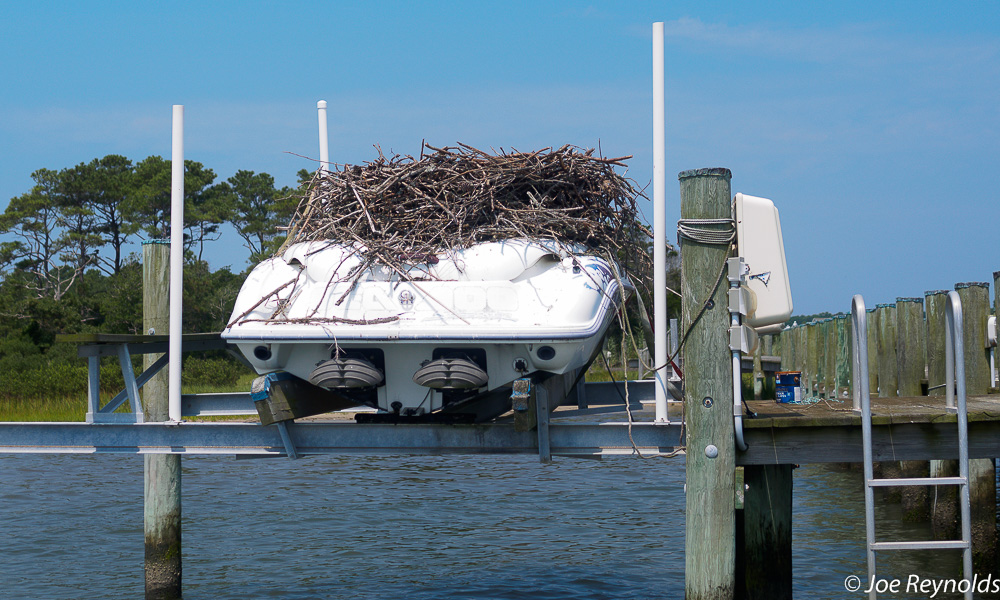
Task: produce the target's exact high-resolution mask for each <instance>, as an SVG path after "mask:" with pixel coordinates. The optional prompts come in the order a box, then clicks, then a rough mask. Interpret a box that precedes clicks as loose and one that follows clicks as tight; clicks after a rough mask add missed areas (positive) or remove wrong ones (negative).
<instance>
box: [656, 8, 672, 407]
mask: <svg viewBox="0 0 1000 600" xmlns="http://www.w3.org/2000/svg"><path fill="white" fill-rule="evenodd" d="M664 134H665V132H664V93H663V23H662V22H658V23H653V332H654V338H655V339H654V340H653V348H654V353H655V354H656V356H655V357H654V359H653V363H654V364H655V365H656V366H657V367H659V368H658V369H656V372H655V373H654V377H655V379H656V388H655V389H656V421H657V422H660V423H668V422H670V419H669V417H668V416H667V373H668V369H667V367H666V364H667V359H668V358H669V354H668V349H667V201H666V195H665V191H666V178H665V173H664V169H665V168H666V166H665V162H664V156H665V138H664Z"/></svg>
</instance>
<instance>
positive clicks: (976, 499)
mask: <svg viewBox="0 0 1000 600" xmlns="http://www.w3.org/2000/svg"><path fill="white" fill-rule="evenodd" d="M989 289H990V284H988V283H981V282H971V283H958V284H955V291H957V292H958V296H959V298H961V300H962V325H963V327H962V330H963V335H964V337H965V340H964V341H965V390H966V393H967V394H968V395H970V396H979V395H983V394H985V393H986V392H987V391H988V390H989V387H990V377H989V371H990V362H989V358H988V355H987V353H986V319H987V316H988V315H989V312H990V295H989ZM996 495H997V488H996V462H995V461H994V459H992V458H980V459H975V460H970V461H969V496H970V500H971V503H972V562H973V566H974V567H975V569H976V572H978V573H984V574H985V573H993V572H994V569H995V567H996V560H997V554H996V543H997V531H996V524H997V519H996Z"/></svg>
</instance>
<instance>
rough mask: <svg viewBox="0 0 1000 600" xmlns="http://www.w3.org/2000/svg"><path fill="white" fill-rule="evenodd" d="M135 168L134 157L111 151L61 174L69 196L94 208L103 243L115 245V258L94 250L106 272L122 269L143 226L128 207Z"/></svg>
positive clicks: (77, 203)
mask: <svg viewBox="0 0 1000 600" xmlns="http://www.w3.org/2000/svg"><path fill="white" fill-rule="evenodd" d="M134 170H135V168H134V167H133V165H132V161H131V160H129V159H127V158H125V157H124V156H120V155H118V154H109V155H107V156H105V157H104V158H95V159H94V160H92V161H90V162H89V163H80V164H79V165H77V166H75V167H73V168H71V169H66V170H65V171H63V172H62V173H61V174H60V176H61V178H62V180H63V181H62V185H63V190H64V192H65V194H66V195H67V197H68V198H67V200H68V201H69V202H70V203H71V204H72V206H74V207H79V208H81V209H86V210H88V211H89V212H90V215H91V216H92V225H91V228H92V233H93V234H94V235H96V236H99V238H100V242H101V244H100V245H101V246H103V245H105V244H108V245H110V247H111V255H112V256H111V258H104V257H102V256H101V255H100V254H99V253H95V254H94V258H95V259H96V265H97V267H98V268H100V269H101V270H102V271H104V272H106V273H118V272H119V271H121V269H122V261H123V259H124V257H123V256H122V250H123V247H124V246H125V244H126V243H127V242H128V239H129V238H130V237H131V236H132V235H134V234H135V233H136V231H138V229H139V226H138V225H137V224H136V223H134V222H133V221H132V219H131V218H130V215H129V214H128V211H127V208H126V204H127V203H126V201H127V199H128V198H129V197H130V196H131V195H132V193H133V189H134V185H133V177H134Z"/></svg>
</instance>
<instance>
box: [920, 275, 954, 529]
mask: <svg viewBox="0 0 1000 600" xmlns="http://www.w3.org/2000/svg"><path fill="white" fill-rule="evenodd" d="M924 301H925V303H926V310H927V319H926V327H927V394H928V395H929V396H944V395H945V361H944V358H945V354H944V353H945V348H944V328H945V310H946V306H947V303H948V290H928V291H926V292H924ZM952 385H954V384H952ZM941 406H942V407H943V406H944V401H943V400H942V401H941ZM930 473H931V477H957V476H958V461H957V460H932V461H931V464H930ZM930 501H931V531H932V532H933V535H934V538H935V539H939V540H953V539H955V538H957V537H958V536H959V535H960V534H959V529H958V487H956V486H951V485H936V486H934V489H932V490H931V492H930Z"/></svg>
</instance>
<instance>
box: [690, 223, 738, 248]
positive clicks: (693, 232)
mask: <svg viewBox="0 0 1000 600" xmlns="http://www.w3.org/2000/svg"><path fill="white" fill-rule="evenodd" d="M705 225H714V226H719V225H723V226H724V227H723V228H722V229H717V228H716V229H707V228H705V227H704V226H705ZM677 236H678V238H687V239H689V240H691V241H693V242H699V243H701V244H711V245H714V246H724V245H728V244H729V243H730V242H732V241H733V240H734V239H735V238H736V221H735V220H734V219H681V220H680V221H677Z"/></svg>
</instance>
